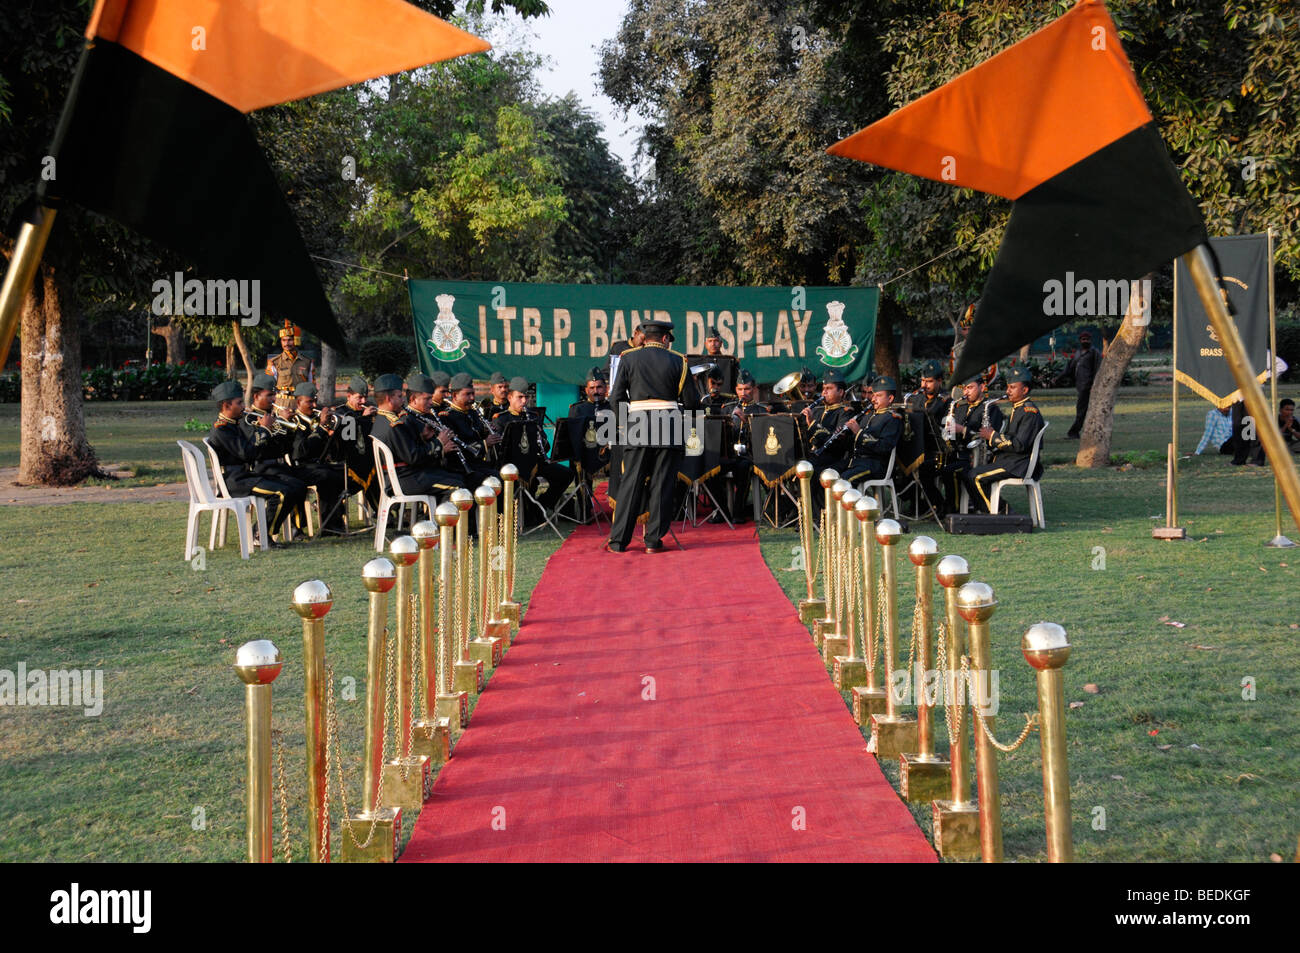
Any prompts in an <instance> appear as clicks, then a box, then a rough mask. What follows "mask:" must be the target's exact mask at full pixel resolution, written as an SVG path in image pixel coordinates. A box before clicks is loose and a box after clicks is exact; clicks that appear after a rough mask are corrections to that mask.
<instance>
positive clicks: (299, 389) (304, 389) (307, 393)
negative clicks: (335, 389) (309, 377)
mask: <svg viewBox="0 0 1300 953" xmlns="http://www.w3.org/2000/svg"><path fill="white" fill-rule="evenodd" d="M293 396H294V397H315V396H316V385H315V384H313V383H312V382H311V381H303V382H302V383H301V384H297V385H295V386H294V388H293Z"/></svg>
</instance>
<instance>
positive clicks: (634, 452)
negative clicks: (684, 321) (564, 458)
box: [605, 321, 699, 553]
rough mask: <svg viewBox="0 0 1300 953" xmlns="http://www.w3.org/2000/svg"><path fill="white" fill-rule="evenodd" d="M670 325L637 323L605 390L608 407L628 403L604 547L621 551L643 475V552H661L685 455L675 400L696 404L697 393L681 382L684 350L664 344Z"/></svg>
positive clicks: (638, 506) (685, 375)
mask: <svg viewBox="0 0 1300 953" xmlns="http://www.w3.org/2000/svg"><path fill="white" fill-rule="evenodd" d="M672 329H673V326H672V323H671V322H669V321H647V322H646V323H644V324H642V325H641V330H642V332H643V333H644V336H645V343H644V344H643V345H642V346H641V347H638V348H629V349H628V350H626V351H624V352H623V354H622V355H621V359H620V362H619V367H618V374H617V375H616V377H615V380H614V390H613V392H612V393H611V394H610V398H609V402H610V404H612V405H613V406H614V407H618V406H619V405H620V404H623V403H626V404H627V405H628V409H627V419H628V426H627V432H626V436H625V438H624V439H625V443H624V446H623V448H622V449H623V452H622V465H623V476H622V479H621V480H620V481H619V496H618V501H617V502H618V505H617V506H616V507H615V508H614V527H613V529H612V530H611V531H610V534H609V542H607V543H606V544H605V548H606V549H607V550H609V551H610V552H614V553H621V552H624V551H626V549H627V546H628V543H630V542H631V541H632V532H633V530H634V529H635V528H636V519H637V517H638V516H639V515H640V514H641V511H642V501H643V500H644V499H645V495H646V492H647V488H646V486H645V481H646V480H647V479H649V481H650V485H649V488H648V492H649V494H650V499H649V511H650V520H649V522H648V523H646V528H645V547H646V552H648V553H658V552H662V550H663V537H664V534H665V533H666V532H667V531H668V527H669V524H670V521H671V520H672V517H673V491H674V490H675V489H676V485H677V471H678V470H679V469H680V467H681V461H682V457H683V456H684V455H685V443H684V437H683V427H682V420H681V413H680V410H679V402H680V405H681V407H683V408H684V409H686V410H697V409H698V408H699V394H698V392H697V391H696V389H695V387H694V385H693V384H692V385H691V386H687V385H688V384H690V381H689V377H690V368H689V367H688V366H687V360H686V355H684V354H679V353H677V352H676V351H672V350H669V348H668V345H667V343H666V342H665V340H664V339H665V337H666V336H667V335H670V334H671V333H672Z"/></svg>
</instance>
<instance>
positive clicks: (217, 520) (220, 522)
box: [203, 437, 289, 551]
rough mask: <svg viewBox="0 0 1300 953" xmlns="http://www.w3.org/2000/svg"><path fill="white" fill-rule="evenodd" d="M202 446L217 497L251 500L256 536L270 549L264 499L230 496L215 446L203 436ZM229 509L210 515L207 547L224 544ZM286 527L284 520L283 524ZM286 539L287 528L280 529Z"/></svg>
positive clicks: (263, 547) (211, 547) (218, 546)
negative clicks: (208, 462) (254, 515)
mask: <svg viewBox="0 0 1300 953" xmlns="http://www.w3.org/2000/svg"><path fill="white" fill-rule="evenodd" d="M203 446H204V447H205V448H206V449H207V451H208V460H210V461H211V462H212V473H213V477H212V482H213V485H214V486H215V487H216V490H217V499H221V500H252V501H253V508H254V509H255V510H256V511H257V538H258V540H260V541H261V546H262V549H263V550H268V551H269V550H270V548H271V542H270V539H269V537H268V534H267V532H266V500H264V499H262V498H261V497H260V496H231V495H230V490H229V489H228V488H227V487H226V476H225V474H224V473H223V472H222V470H221V460H220V459H219V458H218V457H217V448H216V447H214V446H212V444H210V443H208V438H207V437H204V438H203ZM229 515H230V514H229V511H222V512H221V513H220V515H218V514H215V513H214V514H213V516H212V534H211V536H210V537H209V538H208V549H220V548H221V547H223V546H225V545H226V522H227V517H228V516H229ZM283 525H284V526H285V527H288V525H289V523H288V521H287V520H286V521H285V523H284V524H283ZM282 533H283V534H285V539H286V541H287V540H288V535H287V534H288V529H287V528H286V529H284V530H282Z"/></svg>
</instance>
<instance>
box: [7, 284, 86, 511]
mask: <svg viewBox="0 0 1300 953" xmlns="http://www.w3.org/2000/svg"><path fill="white" fill-rule="evenodd" d="M62 305H63V296H62V294H61V289H60V288H59V284H58V281H56V279H55V275H54V271H53V269H51V268H49V267H48V266H46V265H42V266H41V269H40V271H39V272H38V274H37V280H36V281H35V282H33V283H32V290H31V291H30V292H29V293H28V295H27V300H26V301H25V302H24V303H23V318H22V321H23V323H22V344H21V348H22V362H23V366H22V424H21V427H20V449H19V455H18V482H19V483H25V484H32V483H35V484H43V485H46V486H72V485H74V484H77V483H80V482H81V481H82V480H84V479H86V477H88V476H104V475H105V474H104V473H103V472H102V471H101V470H100V469H99V461H98V460H97V459H96V457H95V450H94V448H93V447H91V445H90V443H89V441H87V440H86V420H85V416H84V415H83V412H82V404H81V330H80V328H79V327H78V325H77V320H76V318H74V317H72V316H70V315H68V314H67V313H66V312H64V310H63V306H62Z"/></svg>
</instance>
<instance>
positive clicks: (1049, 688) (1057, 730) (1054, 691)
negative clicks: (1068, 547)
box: [1020, 622, 1074, 864]
mask: <svg viewBox="0 0 1300 953" xmlns="http://www.w3.org/2000/svg"><path fill="white" fill-rule="evenodd" d="M1020 650H1021V651H1022V652H1023V653H1024V655H1025V661H1026V662H1028V663H1029V664H1030V665H1032V666H1033V667H1034V670H1035V675H1036V677H1037V680H1038V717H1039V728H1038V732H1039V736H1040V737H1039V740H1040V741H1041V743H1042V748H1043V809H1044V813H1045V815H1046V818H1047V859H1048V861H1050V862H1051V863H1053V864H1068V863H1070V862H1072V861H1073V860H1074V839H1073V836H1072V833H1071V830H1070V765H1069V761H1068V758H1067V756H1066V752H1065V694H1064V692H1063V690H1062V686H1061V681H1062V679H1061V669H1062V668H1064V667H1065V663H1066V660H1067V659H1069V657H1070V640H1069V638H1067V637H1066V634H1065V629H1063V628H1061V626H1059V625H1057V624H1056V623H1055V622H1039V623H1038V624H1037V625H1034V626H1031V627H1030V629H1029V631H1028V632H1026V633H1025V637H1024V638H1023V639H1021V640H1020Z"/></svg>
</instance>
